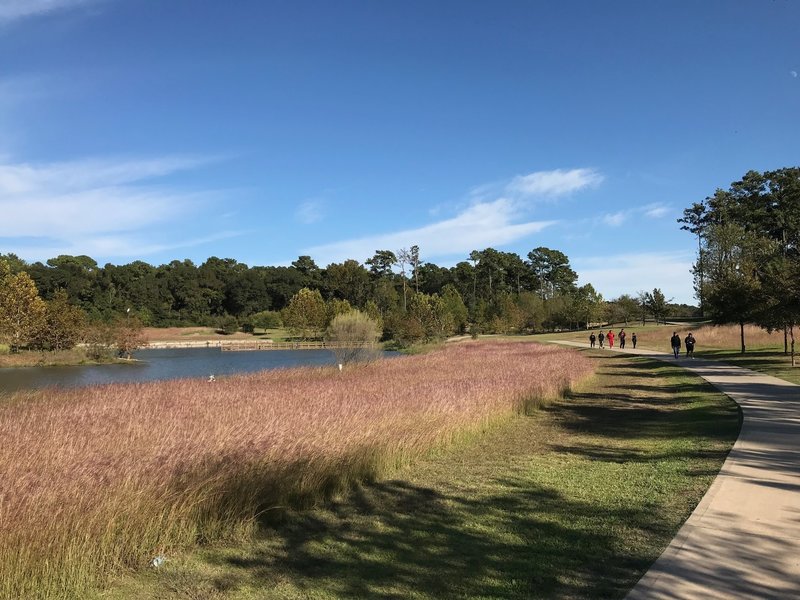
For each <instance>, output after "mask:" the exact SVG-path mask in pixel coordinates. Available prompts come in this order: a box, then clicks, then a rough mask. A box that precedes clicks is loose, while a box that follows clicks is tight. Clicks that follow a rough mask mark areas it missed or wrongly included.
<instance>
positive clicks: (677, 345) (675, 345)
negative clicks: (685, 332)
mask: <svg viewBox="0 0 800 600" xmlns="http://www.w3.org/2000/svg"><path fill="white" fill-rule="evenodd" d="M669 342H670V344H671V345H672V353H673V354H674V355H675V358H678V357H679V356H680V354H681V336H679V335H678V332H677V331H673V332H672V337H671V338H670V340H669Z"/></svg>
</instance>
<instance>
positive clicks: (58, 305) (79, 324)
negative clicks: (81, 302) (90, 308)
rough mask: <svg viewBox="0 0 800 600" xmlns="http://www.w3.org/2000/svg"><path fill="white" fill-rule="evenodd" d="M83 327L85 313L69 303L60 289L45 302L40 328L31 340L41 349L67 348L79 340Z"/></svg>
mask: <svg viewBox="0 0 800 600" xmlns="http://www.w3.org/2000/svg"><path fill="white" fill-rule="evenodd" d="M85 329H86V315H85V313H84V312H83V310H81V309H80V308H79V307H77V306H74V305H72V304H70V303H69V298H68V297H67V292H66V290H64V289H61V290H58V291H57V292H56V293H55V295H54V296H53V299H52V300H50V301H49V302H47V303H46V306H45V313H44V318H43V319H42V323H41V328H40V329H39V331H37V332H36V335H35V339H34V340H33V342H34V344H35V345H36V347H38V348H40V349H42V350H68V349H70V348H73V347H75V345H76V344H77V343H78V342H79V341H80V339H81V337H82V336H83V334H84V332H85Z"/></svg>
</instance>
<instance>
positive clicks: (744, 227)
mask: <svg viewBox="0 0 800 600" xmlns="http://www.w3.org/2000/svg"><path fill="white" fill-rule="evenodd" d="M679 222H680V223H682V224H683V225H682V229H685V230H687V231H689V232H690V233H692V234H694V235H695V237H696V241H697V260H696V262H695V265H694V283H695V291H696V294H697V297H698V299H699V301H700V309H701V311H702V312H703V314H705V315H707V316H708V317H710V318H711V319H712V320H713V321H714V322H716V323H738V324H739V325H740V330H741V351H742V353H744V352H745V350H746V344H745V338H744V324H745V323H755V324H756V325H760V326H761V327H764V328H765V329H767V330H769V331H783V332H784V344H785V346H784V349H785V351H788V349H787V346H788V345H789V340H791V343H790V348H791V354H792V364H794V345H795V327H796V326H797V324H798V321H799V320H800V167H788V168H783V169H778V170H775V171H765V172H763V173H760V172H758V171H748V172H747V173H746V174H745V175H744V177H742V178H741V179H740V180H739V181H735V182H733V183H731V185H730V186H729V187H728V189H717V190H716V191H715V192H714V194H713V195H711V196H709V197H707V198H705V199H704V200H703V201H701V202H696V203H694V204H692V206H690V207H689V208H687V209H685V210H684V212H683V217H682V218H681V219H679Z"/></svg>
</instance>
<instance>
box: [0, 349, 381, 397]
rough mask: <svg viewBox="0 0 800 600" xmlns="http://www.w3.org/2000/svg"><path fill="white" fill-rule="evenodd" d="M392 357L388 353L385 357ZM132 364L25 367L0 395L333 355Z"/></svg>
mask: <svg viewBox="0 0 800 600" xmlns="http://www.w3.org/2000/svg"><path fill="white" fill-rule="evenodd" d="M393 354H395V353H394V352H391V353H388V352H387V353H384V355H385V356H389V355H393ZM135 356H136V358H137V359H138V362H133V363H131V364H113V365H86V366H72V367H26V368H17V369H0V393H1V392H13V391H17V390H23V389H37V388H43V387H48V386H54V385H57V386H62V387H74V386H82V385H93V384H99V383H121V382H142V381H157V380H163V379H182V378H185V377H204V378H208V377H209V376H210V375H214V377H221V376H225V375H231V374H233V373H252V372H255V371H263V370H265V369H280V368H288V367H297V366H307V365H314V366H321V365H334V364H335V359H334V355H333V352H331V351H330V350H270V351H261V352H259V351H253V352H222V351H220V350H219V349H218V348H170V349H166V350H140V351H139V352H137V353H136V355H135Z"/></svg>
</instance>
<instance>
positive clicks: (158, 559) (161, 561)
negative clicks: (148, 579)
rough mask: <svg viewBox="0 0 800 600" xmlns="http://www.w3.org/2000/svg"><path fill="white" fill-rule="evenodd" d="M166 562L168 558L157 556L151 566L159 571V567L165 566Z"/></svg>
mask: <svg viewBox="0 0 800 600" xmlns="http://www.w3.org/2000/svg"><path fill="white" fill-rule="evenodd" d="M166 560H167V557H166V556H156V557H155V558H154V559H153V560H151V561H150V566H151V567H153V568H154V569H157V568H158V567H160V566H161V565H163V564H164V562H165V561H166Z"/></svg>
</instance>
